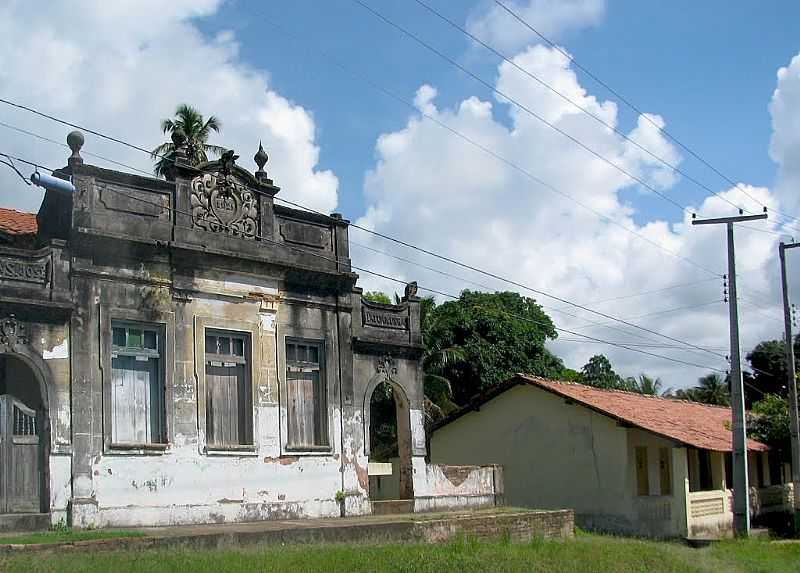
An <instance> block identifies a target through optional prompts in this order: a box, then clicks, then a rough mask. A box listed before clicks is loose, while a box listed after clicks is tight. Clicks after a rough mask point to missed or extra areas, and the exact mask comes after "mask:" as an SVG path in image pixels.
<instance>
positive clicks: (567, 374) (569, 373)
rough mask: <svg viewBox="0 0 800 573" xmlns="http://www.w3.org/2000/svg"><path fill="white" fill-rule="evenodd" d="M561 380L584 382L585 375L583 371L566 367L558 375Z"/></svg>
mask: <svg viewBox="0 0 800 573" xmlns="http://www.w3.org/2000/svg"><path fill="white" fill-rule="evenodd" d="M558 379H559V380H563V381H564V382H582V381H583V377H582V376H581V373H580V372H578V371H577V370H573V369H572V368H564V370H562V371H561V373H560V374H559V375H558Z"/></svg>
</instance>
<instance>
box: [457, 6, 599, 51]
mask: <svg viewBox="0 0 800 573" xmlns="http://www.w3.org/2000/svg"><path fill="white" fill-rule="evenodd" d="M503 2H504V3H505V4H506V5H507V6H508V8H509V9H510V10H512V11H513V12H514V13H516V14H518V15H519V16H520V18H522V19H523V20H525V21H526V22H528V23H529V24H530V25H531V26H532V27H534V28H536V29H537V30H539V32H540V33H542V34H543V35H544V36H546V37H548V38H550V39H553V38H558V37H559V36H561V35H562V34H563V33H565V32H568V31H570V30H577V29H580V28H584V27H586V26H592V25H595V24H597V23H599V22H600V20H601V19H602V18H603V14H604V13H605V0H521V1H517V0H503ZM467 29H468V30H469V31H470V32H471V33H472V34H474V35H475V36H477V37H478V38H480V39H481V40H483V41H485V42H487V43H488V44H491V45H492V46H495V47H496V48H498V49H499V50H500V51H501V52H504V53H509V52H513V51H516V50H517V49H519V48H521V47H523V46H525V45H527V44H530V43H536V42H539V41H541V40H540V38H539V37H538V36H537V35H536V34H534V33H533V32H531V31H530V30H529V29H528V28H526V27H524V25H523V24H521V23H520V22H519V21H518V20H516V19H515V18H514V17H513V16H512V15H510V14H509V13H508V12H506V11H505V10H503V9H502V8H501V7H500V6H498V5H497V4H496V3H494V2H490V1H487V2H484V4H483V5H482V6H481V7H480V9H478V10H477V11H475V12H474V13H473V14H472V15H471V16H470V17H469V18H468V20H467Z"/></svg>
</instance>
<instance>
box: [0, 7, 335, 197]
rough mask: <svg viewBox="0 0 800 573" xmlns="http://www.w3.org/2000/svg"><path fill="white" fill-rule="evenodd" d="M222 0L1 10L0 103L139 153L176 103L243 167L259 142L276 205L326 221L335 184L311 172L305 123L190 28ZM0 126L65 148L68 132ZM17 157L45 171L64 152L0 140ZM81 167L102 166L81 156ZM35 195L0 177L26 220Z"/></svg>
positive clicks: (4, 193)
mask: <svg viewBox="0 0 800 573" xmlns="http://www.w3.org/2000/svg"><path fill="white" fill-rule="evenodd" d="M220 4H221V2H220V0H179V1H173V2H167V3H164V2H156V1H155V0H148V1H146V2H140V1H137V2H133V1H127V2H123V1H114V2H108V1H102V0H84V1H81V2H75V1H72V2H66V1H62V2H50V3H48V5H47V10H46V11H45V12H43V11H42V9H41V7H40V6H39V5H38V4H37V3H34V2H24V1H21V0H20V1H14V0H12V1H11V2H3V3H2V4H0V93H2V94H3V97H5V98H7V99H11V100H17V101H20V102H22V103H25V104H27V105H30V106H32V107H35V108H40V109H42V110H45V111H49V112H51V113H53V114H54V115H58V116H63V117H65V118H68V119H70V120H71V121H73V122H74V123H78V124H84V125H86V126H87V127H93V128H95V129H97V130H98V131H101V132H106V133H108V134H110V135H114V136H116V137H118V138H120V139H124V140H126V141H130V142H131V143H135V144H137V145H140V146H142V147H145V148H148V149H149V148H152V147H155V145H157V144H158V143H160V142H161V141H162V140H163V137H164V136H163V135H162V134H161V133H160V130H159V122H160V120H161V119H162V118H164V117H169V116H171V115H172V113H173V112H174V110H175V107H176V105H177V104H179V103H183V102H186V103H189V104H191V105H194V106H196V107H197V108H198V109H199V110H200V111H201V112H202V113H204V114H206V115H211V114H214V115H216V116H217V117H219V118H220V119H221V121H222V124H223V129H222V133H221V135H217V136H213V139H212V142H213V143H217V144H219V145H222V146H224V147H228V148H233V149H235V150H236V151H237V153H238V154H239V155H241V157H242V159H240V161H239V162H240V164H242V165H243V166H244V167H246V168H248V169H251V170H254V169H255V164H254V163H253V160H252V159H251V158H252V156H253V155H254V154H255V152H256V150H257V149H258V142H259V140H263V142H264V147H265V149H266V150H267V152H268V153H269V155H270V161H269V163H268V164H267V167H266V169H267V171H268V172H269V173H270V176H271V177H272V178H273V179H274V180H275V182H276V184H277V185H280V186H281V187H282V191H281V194H280V196H282V197H286V198H291V199H293V200H295V201H298V202H301V203H303V204H306V205H309V206H312V207H315V208H317V209H320V210H323V211H326V212H329V211H332V210H333V209H335V207H336V202H337V187H338V180H337V179H336V176H335V175H334V174H333V173H332V172H331V171H322V170H319V169H318V167H317V164H318V160H319V148H318V147H317V144H316V142H315V138H316V134H315V123H314V118H313V116H312V115H311V113H310V112H309V111H308V110H306V109H304V108H303V107H301V106H299V105H297V104H295V103H293V102H292V101H290V100H289V99H287V98H286V97H284V96H282V95H280V94H278V93H276V92H275V91H273V90H272V89H271V88H270V86H269V81H268V77H267V75H266V74H265V73H264V72H262V71H260V70H255V69H253V68H251V67H249V66H247V65H246V64H244V63H242V62H241V60H240V59H239V56H238V45H237V43H236V38H235V35H234V34H233V33H231V32H222V33H219V34H218V35H217V36H216V37H214V38H208V37H206V36H204V35H203V34H201V32H200V31H199V30H198V29H197V27H196V26H195V24H194V22H193V18H199V17H208V16H210V15H212V14H214V13H215V12H216V11H217V10H218V9H219V7H220ZM0 121H4V122H6V123H11V124H15V125H19V126H21V127H24V128H27V129H29V130H32V131H36V132H38V133H42V134H44V135H46V136H48V137H50V138H51V139H55V140H57V141H64V140H65V137H66V134H67V132H68V131H69V128H67V127H65V126H62V125H57V124H54V123H52V122H48V121H46V120H42V119H39V118H36V117H34V116H31V115H29V114H26V113H24V112H20V111H14V110H12V109H10V108H7V107H5V106H0ZM0 134H2V138H1V139H0V141H2V142H3V143H2V145H0V150H5V151H7V152H9V153H12V154H14V155H19V156H22V157H25V158H31V159H33V160H35V161H38V162H41V163H44V164H45V165H48V166H54V167H56V166H62V165H64V164H65V163H66V158H67V155H68V151H67V150H65V149H63V148H59V147H57V146H54V145H52V144H49V143H43V142H39V141H36V140H32V139H30V138H28V137H26V136H24V135H20V134H15V133H14V132H10V131H7V130H6V129H3V128H0ZM84 151H85V152H93V153H98V154H101V155H103V154H105V155H107V156H109V157H111V158H113V159H116V160H118V161H122V162H125V163H129V164H131V165H133V166H135V167H138V168H140V169H144V170H146V171H148V172H149V171H150V170H151V169H152V163H151V161H150V159H149V158H148V157H147V156H146V155H145V154H143V153H141V152H138V151H134V150H131V149H128V148H125V147H121V146H119V145H115V144H112V143H108V142H105V141H103V140H102V139H99V138H96V137H94V136H91V135H89V134H86V145H85V146H84ZM84 158H85V160H86V161H87V162H91V163H97V164H100V165H102V164H103V163H104V162H102V161H101V160H96V159H94V158H92V157H90V156H88V155H86V154H85V153H84ZM40 200H41V193H40V192H39V191H38V190H36V189H35V188H33V189H31V188H27V187H25V186H24V185H23V184H22V182H21V181H19V180H18V179H14V177H13V176H12V174H11V172H10V170H8V169H6V168H2V170H0V203H2V204H3V205H4V206H11V207H16V208H19V209H25V210H31V211H35V210H36V209H37V208H38V205H39V202H40Z"/></svg>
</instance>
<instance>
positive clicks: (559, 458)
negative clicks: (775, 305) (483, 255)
mask: <svg viewBox="0 0 800 573" xmlns="http://www.w3.org/2000/svg"><path fill="white" fill-rule="evenodd" d="M730 428H731V411H730V408H722V407H719V406H709V405H706V404H698V403H695V402H686V401H683V400H671V399H666V398H659V397H656V396H644V395H641V394H635V393H632V392H622V391H617V390H601V389H598V388H592V387H590V386H586V385H583V384H575V383H569V382H556V381H552V380H546V379H543V378H539V377H536V376H526V375H518V376H516V377H515V378H513V379H512V380H509V381H508V383H507V384H505V385H501V386H500V387H498V388H495V389H494V390H493V391H491V392H490V393H487V394H484V395H481V396H478V397H476V399H475V400H473V402H472V403H471V404H470V405H469V406H468V407H466V408H464V409H462V410H459V411H457V412H455V413H453V414H452V415H451V416H450V417H449V418H447V419H445V420H443V421H442V422H441V423H440V424H439V426H438V428H437V429H435V430H434V431H433V435H432V437H431V441H430V448H431V459H432V460H433V461H434V462H440V463H447V464H476V463H480V464H487V463H495V464H502V465H503V468H504V473H505V493H506V501H507V502H508V504H509V505H514V506H519V507H536V508H545V509H553V508H572V509H574V510H575V522H576V524H577V525H579V526H581V527H584V528H587V529H595V530H601V531H608V532H613V533H621V534H626V535H645V536H653V537H704V536H718V535H726V534H732V525H733V510H732V494H731V489H730V484H731V483H732V480H731V472H732V469H731V453H730V452H731V445H732V434H731V430H730ZM748 450H749V451H748V462H749V473H750V476H749V477H750V485H751V486H752V487H751V491H750V498H751V512H752V514H753V516H754V517H764V516H765V515H766V514H768V513H772V512H782V511H787V510H788V509H789V507H790V504H791V500H792V495H791V491H792V489H791V488H792V486H791V484H790V483H786V481H787V480H786V479H785V478H786V477H788V473H789V472H788V471H787V469H788V468H787V467H785V466H784V465H783V464H782V463H781V462H780V459H779V458H778V457H776V456H770V455H768V454H769V452H768V448H767V446H766V445H764V444H762V443H760V442H757V441H755V440H748Z"/></svg>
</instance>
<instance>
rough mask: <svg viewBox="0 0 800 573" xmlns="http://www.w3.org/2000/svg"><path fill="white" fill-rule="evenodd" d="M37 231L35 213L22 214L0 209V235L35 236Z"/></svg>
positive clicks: (12, 210)
mask: <svg viewBox="0 0 800 573" xmlns="http://www.w3.org/2000/svg"><path fill="white" fill-rule="evenodd" d="M38 229H39V225H38V224H37V222H36V213H23V212H22V211H16V210H14V209H4V208H2V207H0V233H5V234H6V235H35V234H36V232H37V231H38Z"/></svg>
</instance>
